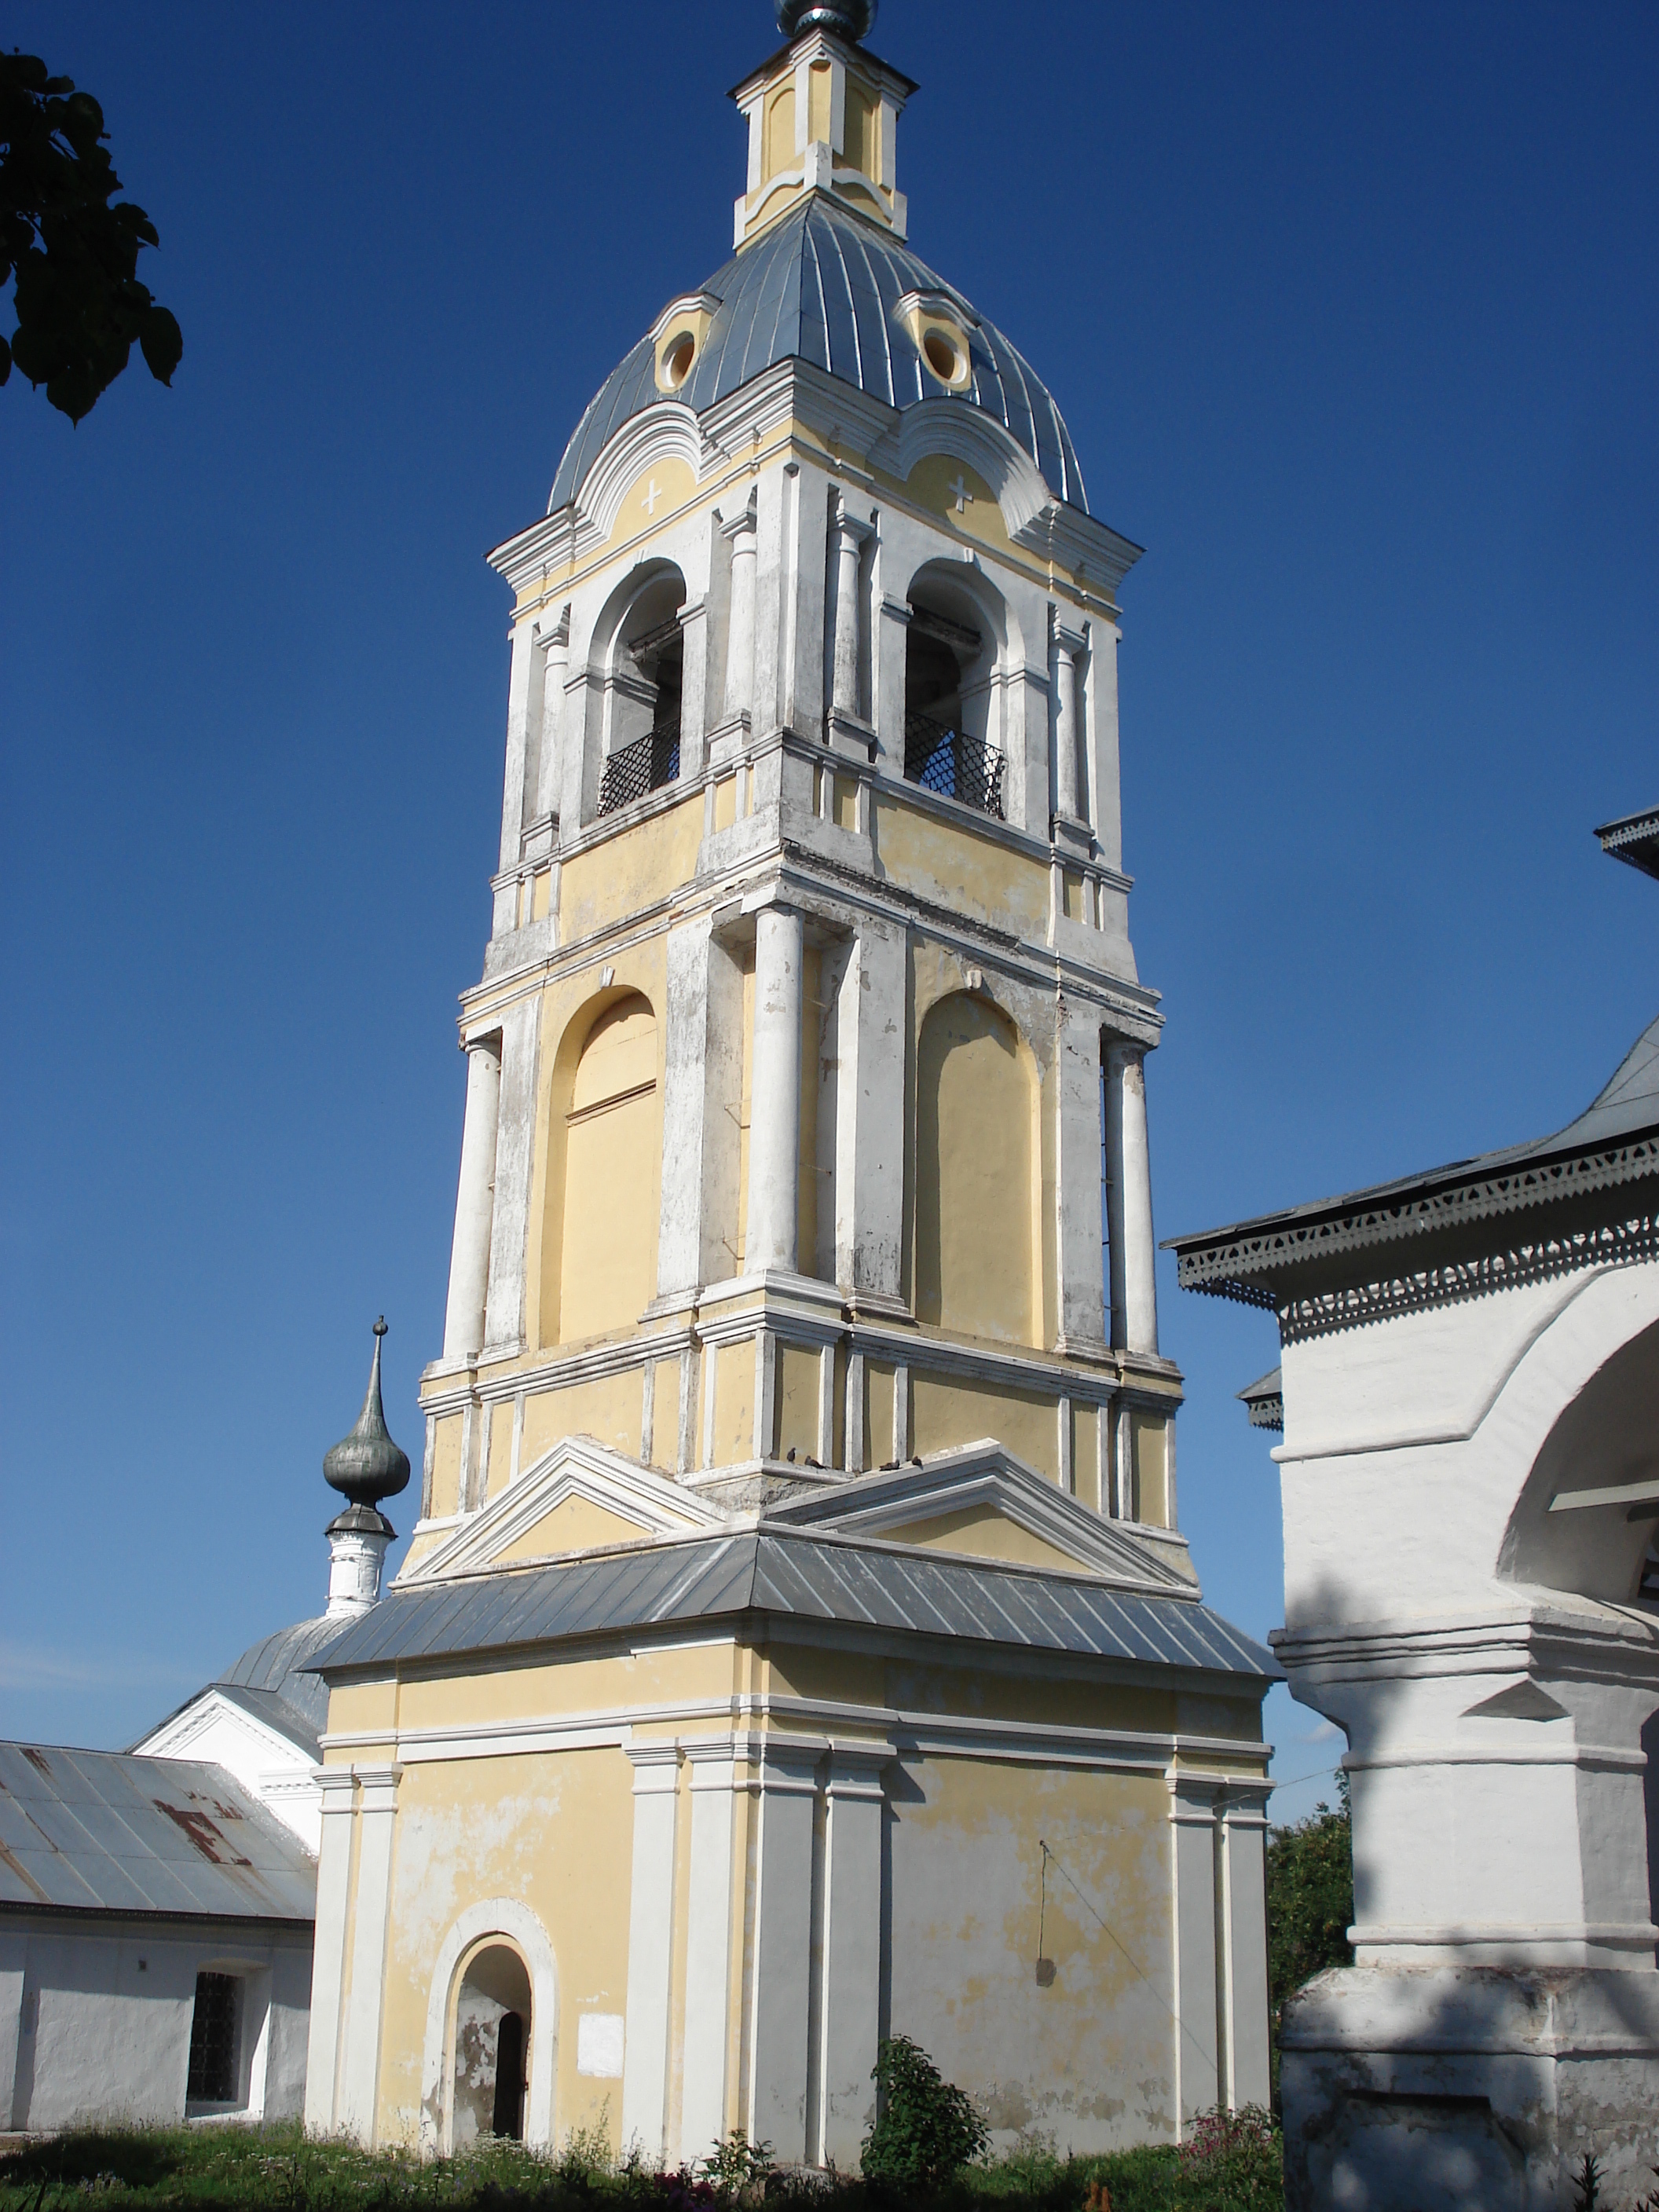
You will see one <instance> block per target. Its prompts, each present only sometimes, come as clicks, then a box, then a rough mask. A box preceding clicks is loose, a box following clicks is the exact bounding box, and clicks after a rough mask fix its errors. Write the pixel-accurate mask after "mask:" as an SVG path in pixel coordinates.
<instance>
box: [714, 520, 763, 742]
mask: <svg viewBox="0 0 1659 2212" xmlns="http://www.w3.org/2000/svg"><path fill="white" fill-rule="evenodd" d="M720 530H721V533H722V535H723V536H724V537H725V538H726V542H727V543H728V544H730V546H731V548H732V598H731V604H730V606H729V608H728V610H727V613H726V717H727V719H728V720H729V719H730V718H731V717H732V715H734V714H747V713H748V711H749V709H750V707H751V706H752V705H753V703H754V687H755V510H754V509H753V507H744V510H743V513H741V514H738V515H734V516H733V517H732V520H731V521H730V522H723V523H722V524H721V525H720Z"/></svg>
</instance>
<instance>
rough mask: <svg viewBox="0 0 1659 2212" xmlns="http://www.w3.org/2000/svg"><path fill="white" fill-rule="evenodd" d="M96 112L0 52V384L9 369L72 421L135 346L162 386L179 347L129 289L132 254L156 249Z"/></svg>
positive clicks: (38, 68)
mask: <svg viewBox="0 0 1659 2212" xmlns="http://www.w3.org/2000/svg"><path fill="white" fill-rule="evenodd" d="M108 135H109V134H108V132H107V131H106V130H105V128H104V111H103V109H102V108H101V107H100V106H99V105H98V102H97V101H96V100H94V98H93V97H92V95H91V94H90V93H86V92H77V91H76V88H75V84H74V82H73V80H72V79H71V78H70V77H66V76H49V75H48V74H47V70H46V64H45V63H44V62H43V61H42V60H40V58H39V57H38V56H37V55H34V54H23V53H16V52H13V53H9V54H6V53H0V292H3V290H4V289H5V287H6V286H7V285H8V284H9V283H10V284H13V285H14V287H15V289H14V292H13V306H14V307H15V309H16V313H17V327H16V329H15V331H13V333H12V335H11V337H10V338H9V340H8V339H6V338H4V337H0V384H4V383H5V382H6V381H7V380H9V377H10V375H11V371H12V364H13V363H14V362H15V363H16V365H17V367H18V368H19V369H20V370H21V373H22V374H24V375H25V376H26V377H27V379H28V380H29V382H30V383H31V384H33V385H34V386H37V387H39V386H40V385H43V384H44V385H45V386H46V398H48V399H49V400H50V401H51V402H52V405H53V406H54V407H56V408H58V409H59V410H60V411H61V412H62V413H64V414H65V415H67V416H69V418H70V422H79V421H80V420H81V418H82V416H83V415H88V414H90V412H91V411H92V409H93V408H94V406H95V405H96V404H97V402H98V400H99V398H100V395H101V394H102V393H104V392H106V391H107V390H108V388H109V386H111V385H112V383H113V382H114V381H115V380H116V378H117V377H118V376H119V374H121V372H122V370H123V369H124V368H125V367H126V365H127V360H128V356H130V355H131V351H132V349H133V347H134V346H135V345H137V347H138V348H139V349H140V350H141V352H142V353H143V356H144V361H145V362H146V364H147V366H148V368H149V373H150V374H151V375H152V376H154V377H155V378H156V379H157V380H158V381H159V382H161V383H162V384H171V383H172V381H173V370H174V369H175V368H178V366H179V357H180V356H181V355H182V354H183V352H184V349H185V341H184V337H183V334H182V333H181V332H180V331H179V325H178V323H177V321H176V320H175V319H174V318H173V316H172V315H171V314H169V313H168V312H167V309H166V308H165V307H161V306H160V305H158V303H157V301H156V300H155V295H153V294H152V293H151V291H150V289H149V286H148V285H147V284H143V283H140V282H139V280H138V275H137V268H138V254H139V250H140V248H141V247H143V246H159V245H160V244H161V240H160V239H159V238H158V237H157V235H156V232H155V224H154V223H153V222H151V221H150V219H149V216H147V215H146V214H145V213H144V210H143V208H141V207H137V206H135V205H134V204H133V203H132V202H131V200H117V199H115V197H114V196H115V194H116V193H117V192H118V191H120V190H121V179H119V177H118V176H117V175H116V173H115V165H114V163H113V162H112V160H111V159H110V156H109V154H108V152H107V150H106V147H105V145H104V143H103V142H104V140H105V139H106V137H108Z"/></svg>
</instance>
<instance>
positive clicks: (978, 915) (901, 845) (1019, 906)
mask: <svg viewBox="0 0 1659 2212" xmlns="http://www.w3.org/2000/svg"><path fill="white" fill-rule="evenodd" d="M872 814H873V816H874V821H875V833H876V850H877V853H878V855H879V857H880V863H881V867H882V872H883V873H884V874H885V875H887V876H889V877H890V878H891V879H892V880H893V882H895V883H896V884H902V885H903V886H904V888H905V889H906V890H913V891H916V892H919V893H920V894H921V896H923V897H924V898H927V899H932V900H934V901H936V902H939V904H942V905H945V906H950V907H954V908H956V909H957V911H958V912H961V913H964V914H967V915H971V916H973V917H974V918H975V920H976V921H988V922H990V923H992V924H993V925H994V927H997V928H999V929H1012V930H1014V931H1015V932H1017V933H1018V935H1020V936H1021V937H1024V938H1035V939H1042V938H1043V937H1044V936H1046V934H1047V933H1048V863H1047V861H1046V860H1036V859H1035V858H1034V857H1032V856H1031V855H1030V854H1024V853H1011V852H1010V851H1009V850H1008V848H1007V847H1006V845H1002V844H999V843H998V842H996V840H995V839H994V837H992V836H987V835H984V834H982V833H980V832H976V831H975V829H972V828H971V827H969V825H968V824H967V823H963V826H962V827H961V828H958V827H957V824H956V823H954V822H949V823H945V822H940V821H938V820H936V819H935V818H934V817H933V816H932V815H930V814H924V813H922V812H921V809H920V808H918V807H915V806H912V805H909V804H908V802H907V801H906V800H904V799H899V798H895V797H894V796H892V795H891V794H890V793H886V792H884V793H881V795H880V797H879V798H878V799H876V800H875V802H874V805H873V806H872Z"/></svg>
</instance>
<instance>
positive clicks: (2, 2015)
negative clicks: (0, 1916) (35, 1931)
mask: <svg viewBox="0 0 1659 2212" xmlns="http://www.w3.org/2000/svg"><path fill="white" fill-rule="evenodd" d="M28 1948H29V1945H28V1938H27V1936H22V1935H18V1934H14V1933H0V2129H8V2128H12V2127H20V2126H21V2124H22V2123H23V2120H24V2119H25V2118H26V2117H27V2116H26V2115H25V2114H24V2113H22V2112H13V2110H12V2101H13V2100H14V2098H15V2096H16V2094H17V2045H18V2043H19V2040H20V2039H21V2035H22V2030H23V1968H24V1963H25V1961H26V1960H27V1957H28Z"/></svg>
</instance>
